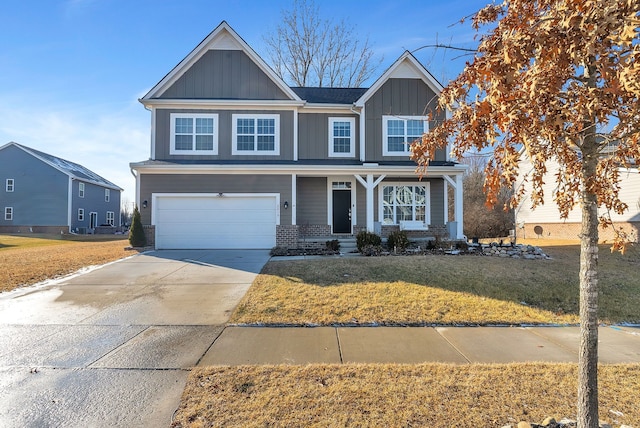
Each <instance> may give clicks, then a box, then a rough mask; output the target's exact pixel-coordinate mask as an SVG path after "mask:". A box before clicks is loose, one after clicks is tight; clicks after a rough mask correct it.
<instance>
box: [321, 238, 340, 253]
mask: <svg viewBox="0 0 640 428" xmlns="http://www.w3.org/2000/svg"><path fill="white" fill-rule="evenodd" d="M325 245H326V247H327V250H329V251H335V252H338V251H340V241H338V240H337V239H333V240H331V241H327V242H325Z"/></svg>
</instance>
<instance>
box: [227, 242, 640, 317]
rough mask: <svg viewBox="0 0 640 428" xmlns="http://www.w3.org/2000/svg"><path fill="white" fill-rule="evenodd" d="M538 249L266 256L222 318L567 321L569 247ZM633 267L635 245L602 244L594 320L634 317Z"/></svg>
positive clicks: (573, 277) (573, 291)
mask: <svg viewBox="0 0 640 428" xmlns="http://www.w3.org/2000/svg"><path fill="white" fill-rule="evenodd" d="M546 251H547V252H548V253H549V254H551V255H552V257H553V259H552V260H524V259H519V260H518V259H503V258H497V257H481V256H458V257H456V256H437V255H427V256H404V257H375V258H339V259H336V258H333V259H320V260H317V259H316V260H304V261H277V262H270V263H268V264H267V266H265V268H264V269H263V271H262V273H261V275H259V276H258V278H256V280H255V281H254V283H253V285H252V287H251V288H250V290H249V292H248V293H247V294H246V295H245V297H244V299H243V300H242V301H241V303H240V304H239V305H238V307H237V309H236V311H235V313H234V314H233V316H232V318H231V322H233V323H240V324H242V323H246V324H254V323H265V324H297V325H299V324H319V325H330V324H335V323H359V324H369V323H379V324H409V325H411V324H420V323H424V324H431V323H434V324H522V323H558V324H565V323H576V322H577V321H578V307H579V305H578V296H579V290H578V288H579V287H578V269H579V258H578V257H579V247H577V246H557V247H549V248H547V249H546ZM639 268H640V251H638V249H637V248H635V249H632V250H631V251H629V252H628V253H627V254H625V255H620V254H617V253H616V254H611V253H610V252H609V251H608V250H607V249H606V247H603V250H602V251H601V254H600V282H599V286H600V290H601V299H600V317H601V319H602V320H603V321H605V322H623V321H628V322H638V321H640V275H638V274H637V272H638V270H639ZM525 303H526V304H525Z"/></svg>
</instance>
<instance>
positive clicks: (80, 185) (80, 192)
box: [78, 183, 84, 198]
mask: <svg viewBox="0 0 640 428" xmlns="http://www.w3.org/2000/svg"><path fill="white" fill-rule="evenodd" d="M78 197H79V198H84V183H78Z"/></svg>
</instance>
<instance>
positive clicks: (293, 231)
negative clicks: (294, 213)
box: [276, 224, 299, 248]
mask: <svg viewBox="0 0 640 428" xmlns="http://www.w3.org/2000/svg"><path fill="white" fill-rule="evenodd" d="M298 228H299V227H298V226H296V225H282V224H280V225H278V226H276V246H278V247H285V248H297V247H298V233H299V230H298Z"/></svg>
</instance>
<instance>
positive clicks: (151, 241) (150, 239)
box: [142, 224, 156, 247]
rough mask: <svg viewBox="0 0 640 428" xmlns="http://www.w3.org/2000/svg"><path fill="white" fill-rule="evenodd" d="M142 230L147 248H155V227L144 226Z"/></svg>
mask: <svg viewBox="0 0 640 428" xmlns="http://www.w3.org/2000/svg"><path fill="white" fill-rule="evenodd" d="M142 230H144V236H145V238H147V247H155V246H156V227H155V226H154V225H150V224H145V225H142Z"/></svg>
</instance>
